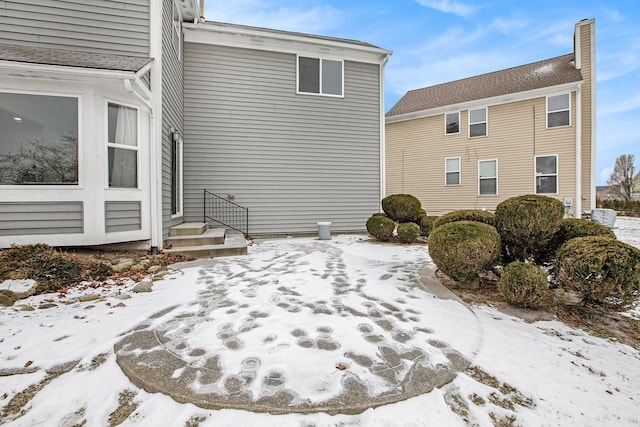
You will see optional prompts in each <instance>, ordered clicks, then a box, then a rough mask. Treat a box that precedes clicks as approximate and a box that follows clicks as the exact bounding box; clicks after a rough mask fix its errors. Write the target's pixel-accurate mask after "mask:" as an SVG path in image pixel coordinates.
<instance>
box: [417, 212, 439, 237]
mask: <svg viewBox="0 0 640 427" xmlns="http://www.w3.org/2000/svg"><path fill="white" fill-rule="evenodd" d="M438 218H440V217H439V216H423V217H420V234H421V235H423V236H429V234H431V230H433V225H434V223H435V222H436V221H437V220H438Z"/></svg>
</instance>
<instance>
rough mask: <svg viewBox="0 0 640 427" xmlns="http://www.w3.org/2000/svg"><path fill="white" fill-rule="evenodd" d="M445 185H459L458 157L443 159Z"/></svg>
mask: <svg viewBox="0 0 640 427" xmlns="http://www.w3.org/2000/svg"><path fill="white" fill-rule="evenodd" d="M444 175H445V177H444V183H445V185H460V157H451V158H448V159H444Z"/></svg>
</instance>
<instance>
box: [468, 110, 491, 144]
mask: <svg viewBox="0 0 640 427" xmlns="http://www.w3.org/2000/svg"><path fill="white" fill-rule="evenodd" d="M476 136H487V108H486V107H485V108H478V109H475V110H469V137H470V138H473V137H476Z"/></svg>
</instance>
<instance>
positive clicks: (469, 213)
mask: <svg viewBox="0 0 640 427" xmlns="http://www.w3.org/2000/svg"><path fill="white" fill-rule="evenodd" d="M456 221H476V222H482V223H484V224H489V225H493V226H495V225H496V216H495V215H494V214H493V213H491V212H488V211H481V210H479V209H462V210H458V211H453V212H449V213H448V214H444V215H442V216H441V217H440V218H438V220H437V221H436V222H435V223H434V224H433V227H434V228H437V227H440V226H441V225H444V224H448V223H450V222H456Z"/></svg>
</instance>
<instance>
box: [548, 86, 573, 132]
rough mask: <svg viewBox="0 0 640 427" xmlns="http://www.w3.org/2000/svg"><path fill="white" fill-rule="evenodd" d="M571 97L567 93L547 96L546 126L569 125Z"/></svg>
mask: <svg viewBox="0 0 640 427" xmlns="http://www.w3.org/2000/svg"><path fill="white" fill-rule="evenodd" d="M570 111H571V99H570V98H569V94H568V93H565V94H563V95H556V96H549V97H547V127H548V128H555V127H559V126H569V125H570V124H571V113H570Z"/></svg>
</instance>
